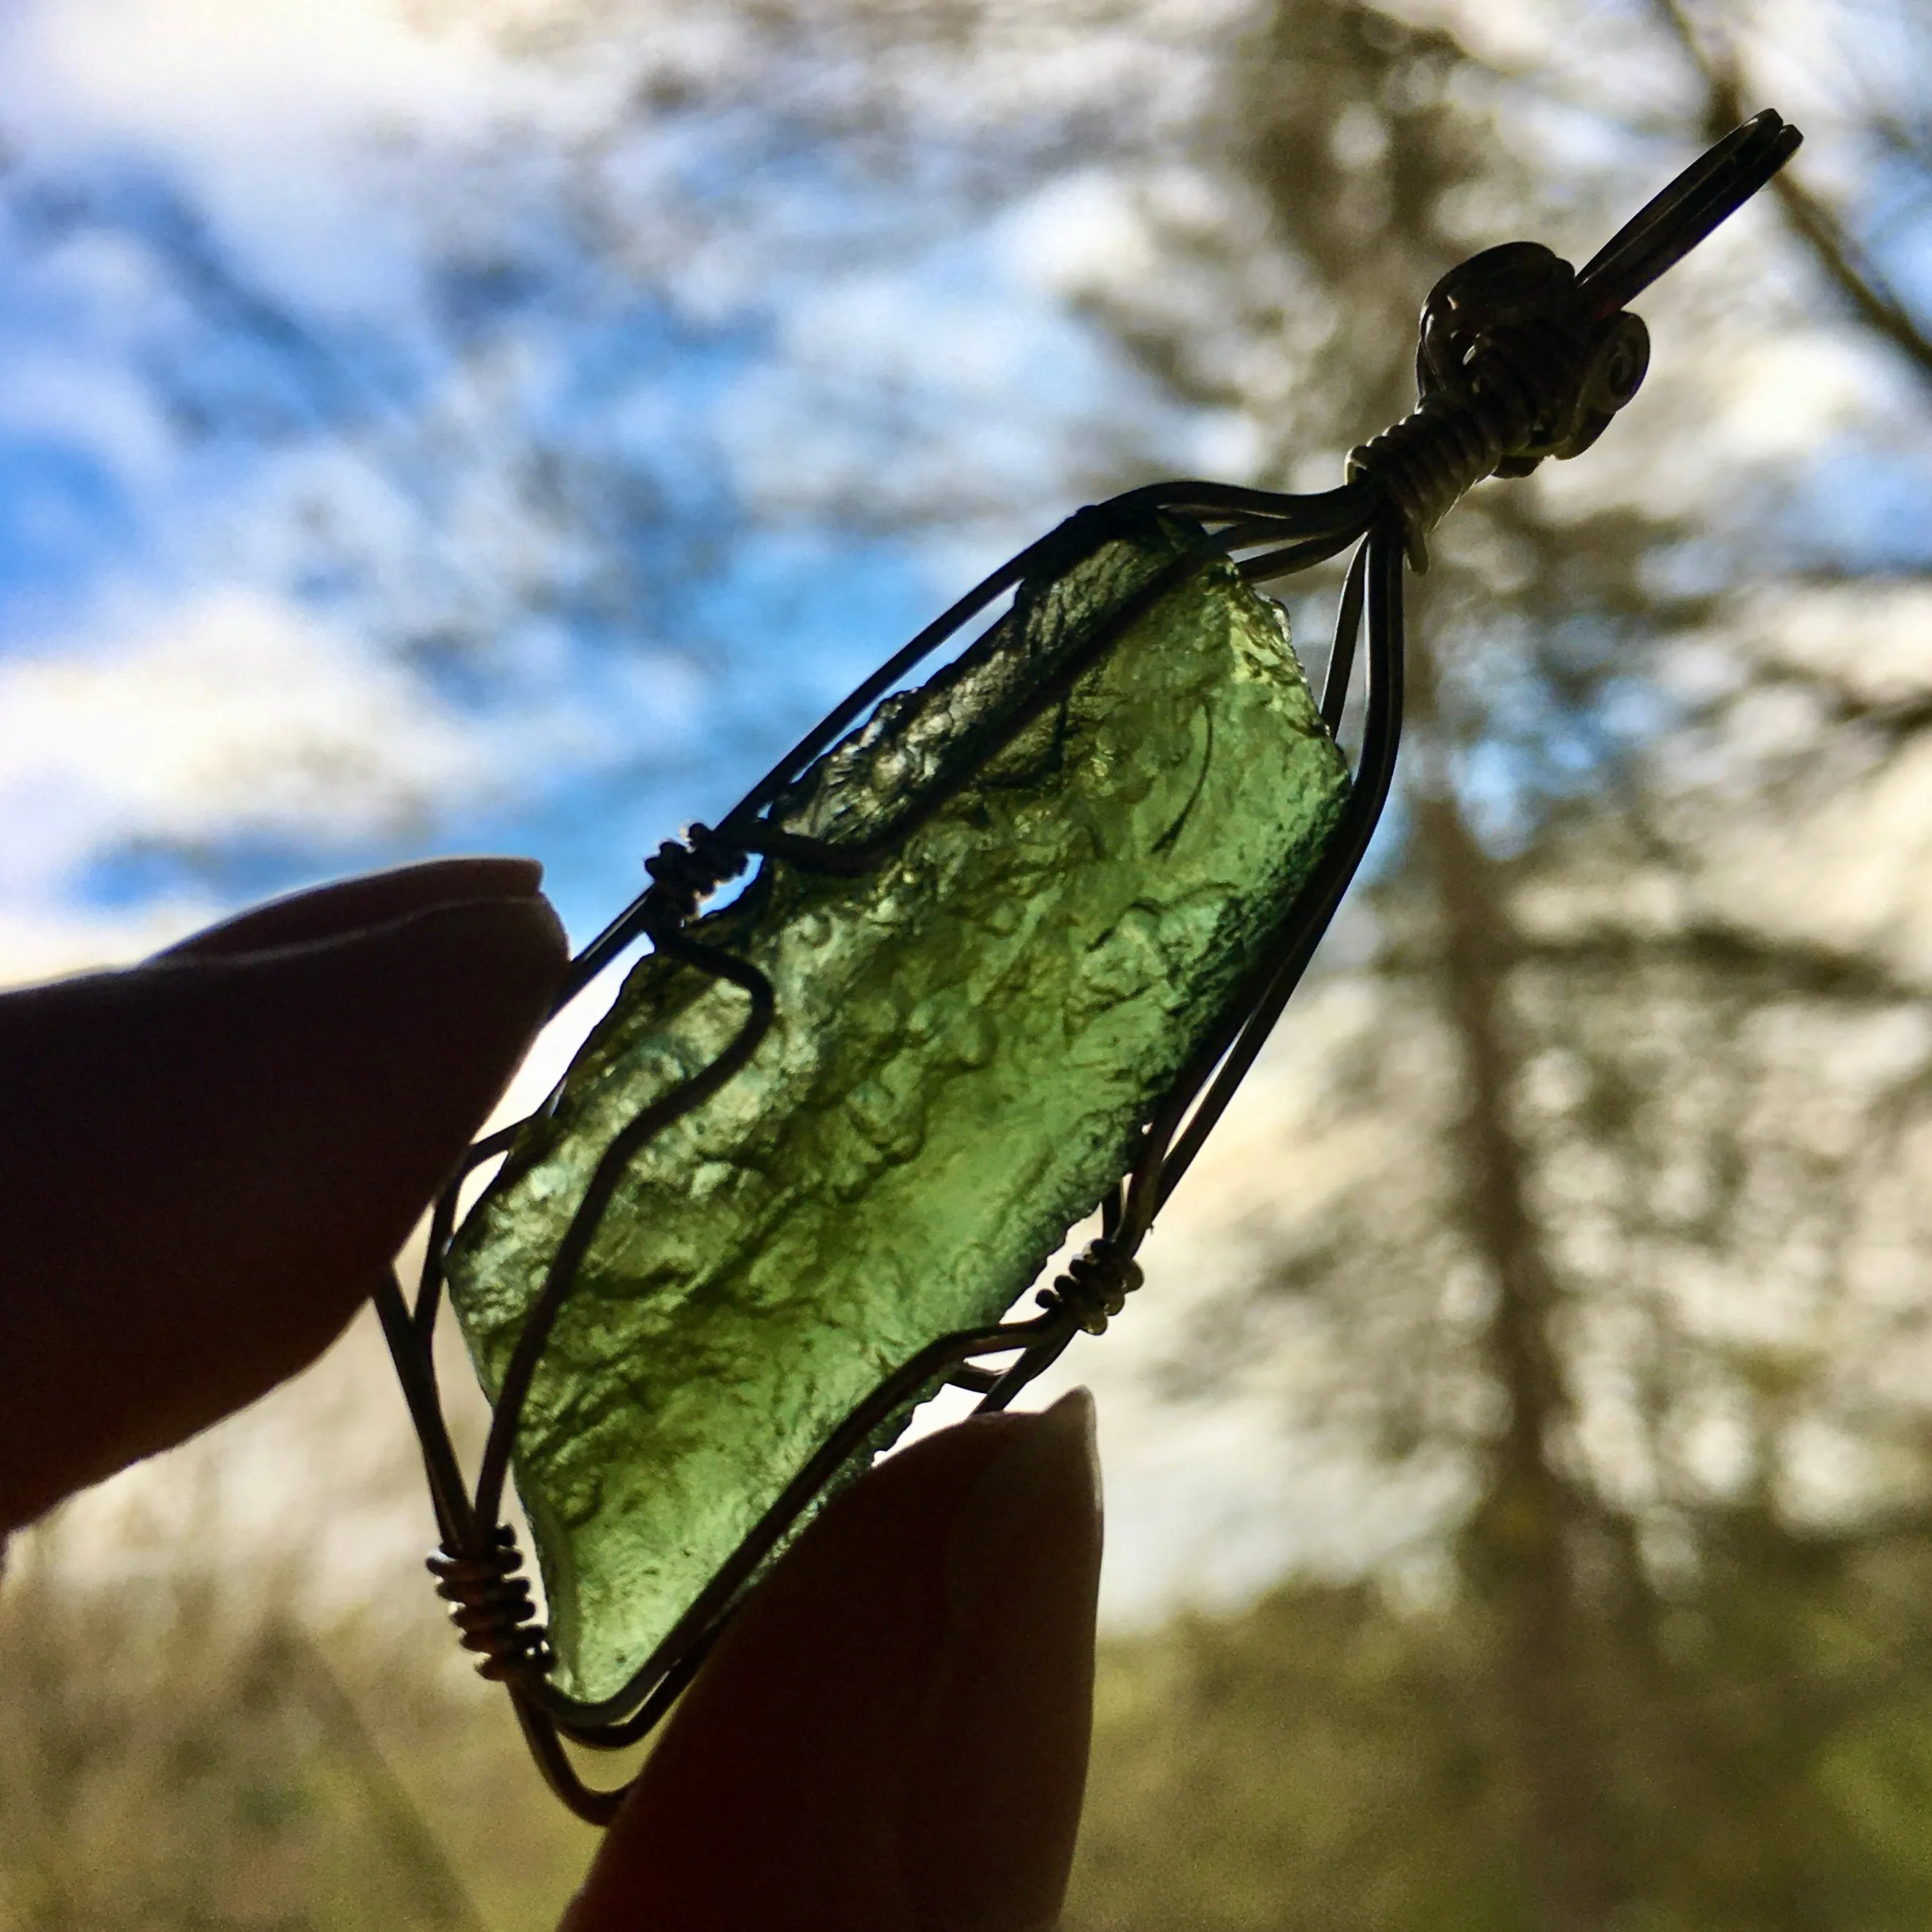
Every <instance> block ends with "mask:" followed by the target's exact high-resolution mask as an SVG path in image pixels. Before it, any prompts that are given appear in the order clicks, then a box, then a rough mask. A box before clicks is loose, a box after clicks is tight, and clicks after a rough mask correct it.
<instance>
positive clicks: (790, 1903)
mask: <svg viewBox="0 0 1932 1932" xmlns="http://www.w3.org/2000/svg"><path fill="white" fill-rule="evenodd" d="M1096 1477H1097V1471H1096V1465H1095V1463H1094V1457H1093V1451H1092V1423H1091V1403H1090V1402H1089V1401H1088V1399H1087V1398H1086V1397H1085V1393H1084V1391H1083V1392H1081V1393H1080V1394H1078V1395H1077V1396H1076V1397H1075V1398H1073V1399H1070V1400H1069V1401H1067V1402H1064V1403H1061V1404H1059V1405H1057V1406H1055V1409H1052V1410H1049V1411H1048V1412H1046V1413H1045V1414H1043V1415H1004V1416H996V1417H988V1418H980V1419H978V1420H976V1421H972V1422H970V1423H967V1424H961V1425H959V1427H956V1428H953V1429H950V1430H944V1431H941V1432H940V1433H938V1434H936V1435H935V1436H930V1437H929V1438H927V1439H925V1440H924V1441H922V1442H919V1443H917V1444H916V1445H913V1447H911V1448H908V1449H907V1450H905V1451H904V1452H902V1453H901V1454H899V1455H898V1456H895V1457H892V1458H891V1459H890V1460H888V1461H887V1462H886V1463H884V1464H883V1465H882V1466H880V1467H879V1468H877V1469H875V1470H874V1471H873V1472H871V1473H870V1474H869V1475H867V1476H866V1477H865V1478H864V1479H863V1480H862V1481H860V1482H859V1483H858V1484H855V1485H854V1486H853V1488H852V1489H851V1490H848V1491H847V1493H845V1494H844V1496H841V1497H839V1498H838V1499H836V1500H835V1502H833V1503H832V1505H830V1506H829V1507H828V1508H827V1509H826V1511H825V1512H824V1514H823V1516H822V1517H820V1519H819V1520H818V1521H817V1523H814V1525H813V1526H811V1529H809V1530H808V1531H807V1532H806V1533H805V1535H804V1536H803V1537H802V1538H800V1540H799V1544H798V1545H797V1547H796V1548H795V1549H794V1550H793V1551H792V1552H791V1553H790V1554H789V1555H788V1556H787V1557H786V1558H785V1559H784V1562H781V1564H780V1565H778V1568H776V1570H775V1571H774V1572H773V1574H772V1575H771V1576H770V1577H769V1578H768V1579H767V1580H766V1582H765V1583H764V1584H763V1585H762V1586H760V1589H759V1590H758V1592H757V1593H756V1594H755V1595H754V1597H753V1598H752V1599H751V1601H750V1602H749V1603H748V1604H747V1605H746V1606H745V1609H744V1610H743V1611H742V1613H740V1615H739V1619H738V1620H737V1622H736V1623H735V1624H734V1625H733V1626H732V1627H731V1628H730V1629H729V1630H728V1631H727V1633H726V1634H725V1636H724V1639H723V1640H721V1643H720V1644H719V1646H718V1650H717V1652H715V1654H714V1655H713V1656H712V1658H711V1660H710V1661H709V1663H708V1664H706V1667H705V1669H704V1670H703V1672H702V1673H700V1676H699V1677H698V1679H697V1682H696V1683H695V1684H694V1685H693V1687H692V1688H691V1691H689V1692H688V1694H687V1695H686V1697H685V1700H684V1702H683V1703H682V1704H681V1705H680V1706H679V1709H677V1711H676V1712H675V1713H674V1714H673V1717H672V1718H671V1719H670V1722H669V1724H668V1726H667V1730H666V1733H665V1734H664V1737H663V1738H662V1739H661V1742H660V1743H659V1744H658V1747H657V1748H656V1750H655V1751H654V1752H653V1754H652V1756H651V1757H650V1758H649V1760H647V1762H646V1766H645V1768H644V1770H643V1773H642V1774H641V1775H640V1779H639V1781H638V1784H637V1788H636V1789H635V1790H634V1792H633V1793H632V1795H631V1798H630V1799H629V1800H628V1802H626V1804H625V1808H624V1809H623V1811H622V1813H620V1814H619V1817H618V1820H617V1821H616V1823H615V1824H614V1825H613V1827H612V1829H611V1831H610V1835H609V1836H608V1838H607V1840H606V1842H605V1844H604V1847H603V1849H602V1850H601V1852H600V1854H599V1856H598V1860H597V1862H596V1864H595V1866H594V1867H593V1868H592V1873H591V1875H590V1877H589V1880H588V1882H586V1886H585V1888H584V1891H583V1894H581V1895H580V1897H579V1899H578V1900H577V1903H576V1904H575V1906H574V1907H573V1909H572V1911H571V1914H570V1915H568V1917H567V1918H566V1920H565V1927H566V1932H616V1928H617V1927H631V1926H638V1927H641V1926H643V1925H644V1924H655V1923H658V1922H663V1923H666V1924H670V1923H675V1924H678V1925H679V1927H682V1928H684V1932H725V1928H727V1927H730V1928H737V1927H742V1926H745V1925H750V1924H757V1925H760V1926H761V1927H765V1928H766V1932H820V1928H824V1932H833V1928H836V1932H914V1929H915V1928H917V1932H940V1928H946V1932H1021V1928H1031V1927H1039V1926H1042V1925H1044V1924H1046V1923H1048V1922H1049V1921H1050V1920H1051V1918H1052V1916H1053V1915H1054V1913H1055V1912H1057V1910H1058V1906H1059V1902H1060V1900H1061V1894H1062V1893H1063V1892H1064V1888H1065V1885H1066V1879H1067V1869H1068V1867H1069V1864H1070V1861H1071V1858H1072V1855H1073V1839H1074V1834H1075V1831H1076V1826H1077V1822H1078V1818H1079V1806H1080V1799H1081V1795H1082V1788H1083V1786H1084V1782H1085V1766H1086V1754H1087V1745H1088V1730H1089V1727H1090V1724H1091V1698H1092V1676H1093V1646H1094V1600H1095V1595H1096V1589H1097V1580H1098V1575H1099V1566H1100V1503H1099V1495H1098V1490H1097V1480H1096Z"/></svg>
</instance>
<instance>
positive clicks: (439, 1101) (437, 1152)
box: [0, 895, 567, 1523]
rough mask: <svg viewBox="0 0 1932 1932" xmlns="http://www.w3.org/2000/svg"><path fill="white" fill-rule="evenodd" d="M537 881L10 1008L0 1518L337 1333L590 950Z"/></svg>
mask: <svg viewBox="0 0 1932 1932" xmlns="http://www.w3.org/2000/svg"><path fill="white" fill-rule="evenodd" d="M566 955H567V948H566V946H565V941H564V938H563V934H562V928H561V926H559V923H558V922H557V919H556V914H555V913H553V911H552V910H551V909H550V907H549V906H548V904H547V903H546V902H545V901H544V900H543V899H541V898H539V897H536V896H535V895H523V896H519V897H512V898H494V899H487V900H484V901H475V902H470V903H465V904H442V905H437V906H436V907H433V908H432V909H431V910H428V911H426V912H419V913H416V914H414V915H413V916H409V917H406V918H404V919H397V920H393V921H391V922H388V923H386V924H383V925H379V926H375V927H374V928H373V929H362V930H359V931H355V932H351V933H350V934H348V935H346V936H343V937H338V938H334V939H331V940H328V941H323V942H321V943H319V944H302V945H292V946H286V947H275V948H271V949H269V950H257V949H254V948H249V949H245V950H242V951H239V952H237V953H214V954H213V955H210V956H203V955H199V954H193V953H190V954H188V955H185V956H184V955H179V954H176V955H172V956H164V957H163V958H162V959H157V960H155V961H153V962H149V963H148V964H147V965H144V966H142V967H139V968H133V969H131V970H130V971H127V972H124V973H115V974H95V975H92V976H90V977H87V978H84V979H81V980H71V981H66V982H62V983H58V984H56V985H54V986H46V987H40V988H34V989H29V990H28V992H23V993H20V994H14V995H8V996H7V997H6V998H5V1000H4V1001H0V1078H3V1079H4V1084H5V1087H6V1089H7V1092H8V1094H9V1100H10V1105H9V1108H8V1110H7V1112H6V1114H5V1115H0V1175H4V1181H0V1185H4V1187H5V1190H6V1195H5V1205H6V1208H7V1220H8V1225H9V1241H8V1256H7V1259H8V1268H7V1271H6V1273H5V1276H4V1277H0V1317H4V1319H5V1321H6V1322H7V1327H8V1331H9V1334H10V1340H11V1341H12V1343H13V1346H14V1347H15V1349H17V1351H18V1352H19V1353H20V1358H21V1359H23V1360H28V1361H32V1362H33V1363H34V1371H35V1372H34V1377H33V1379H32V1380H31V1383H30V1384H28V1385H25V1386H24V1387H23V1388H21V1389H20V1390H18V1391H16V1397H17V1399H16V1400H14V1401H13V1403H11V1404H10V1406H7V1408H6V1409H5V1410H0V1521H4V1522H7V1523H19V1522H21V1521H23V1520H27V1519H28V1518H29V1517H32V1516H34V1515H35V1514H39V1513H40V1511H43V1510H44V1509H46V1508H48V1507H49V1505H52V1503H53V1502H56V1501H57V1500H58V1499H59V1498H60V1497H61V1496H63V1495H65V1494H66V1493H68V1492H69V1491H70V1490H73V1489H75V1488H77V1487H80V1486H81V1485H82V1484H86V1483H88V1482H91V1481H96V1480H98V1478H101V1477H102V1476H104V1475H108V1474H110V1473H112V1472H113V1471H114V1470H115V1469H119V1468H121V1467H122V1466H124V1465H125V1464H126V1463H129V1462H131V1461H133V1460H136V1459H138V1458H139V1457H142V1456H145V1455H148V1454H152V1453H153V1452H154V1451H156V1450H157V1449H160V1448H165V1447H166V1446H168V1445H169V1444H171V1443H173V1442H178V1441H180V1440H181V1439H183V1438H184V1437H185V1436H188V1435H190V1434H192V1433H194V1432H195V1431H196V1430H199V1429H201V1428H202V1427H205V1426H206V1425H207V1424H209V1423H211V1422H212V1421H215V1420H217V1418H219V1417H220V1416H221V1415H225V1414H226V1413H227V1412H229V1411H230V1410H232V1409H236V1408H239V1407H240V1406H242V1405H243V1404H245V1403H248V1402H250V1401H252V1400H254V1399H255V1398H256V1397H258V1396H260V1395H262V1394H265V1393H266V1391H268V1390H269V1388H272V1387H273V1386H274V1385H275V1384H276V1383H277V1382H280V1381H281V1380H283V1379H285V1378H286V1377H287V1376H290V1375H292V1374H293V1373H296V1371H297V1370H299V1369H301V1368H302V1367H305V1365H306V1364H308V1362H309V1361H311V1360H312V1359H313V1358H314V1357H315V1356H316V1355H318V1354H319V1353H320V1352H321V1351H322V1350H323V1349H325V1348H326V1347H327V1346H329V1343H330V1342H331V1341H332V1340H334V1338H335V1336H336V1335H337V1334H338V1333H339V1332H340V1331H341V1328H343V1326H344V1325H345V1324H346V1323H347V1321H348V1320H349V1319H350V1316H352V1315H353V1313H354V1312H355V1310H356V1307H358V1306H359V1304H361V1303H362V1301H364V1300H365V1298H367V1297H368V1294H369V1292H371V1289H372V1288H373V1287H374V1285H375V1283H376V1282H377V1280H379V1279H380V1276H381V1274H382V1271H383V1269H384V1268H386V1266H387V1265H388V1264H389V1260H390V1258H391V1257H392V1256H393V1255H394V1254H395V1251H396V1250H397V1249H398V1247H400V1246H401V1244H402V1242H403V1241H404V1238H406V1237H407V1234H408V1232H409V1230H410V1227H411V1226H412V1225H413V1223H414V1222H415V1220H416V1217H417V1216H418V1214H419V1213H420V1212H421V1211H422V1208H423V1206H424V1205H425V1203H426V1202H428V1199H430V1197H431V1196H432V1195H433V1194H434V1193H435V1191H436V1190H437V1188H438V1187H440V1185H441V1184H442V1183H443V1181H444V1180H445V1179H446V1178H447V1176H448V1175H449V1173H450V1172H452V1169H454V1167H455V1165H456V1163H457V1162H458V1159H459V1158H460V1155H461V1154H462V1152H463V1148H464V1147H465V1146H466V1144H467V1142H468V1141H469V1137H470V1136H471V1134H472V1133H473V1132H474V1130H475V1128H476V1127H477V1126H478V1124H479V1123H480V1122H481V1121H482V1120H483V1118H484V1116H485V1115H487V1112H489V1109H490V1106H492V1105H493V1103H494V1102H495V1100H496V1098H497V1097H498V1096H499V1094H500V1093H501V1092H502V1088H503V1087H504V1085H505V1082H507V1081H508V1077H509V1076H510V1074H511V1073H512V1072H513V1071H514V1069H515V1067H516V1065H517V1062H518V1061H519V1060H520V1058H521V1057H522V1055H523V1052H524V1051H525V1050H526V1048H527V1046H528V1045H529V1041H530V1040H531V1039H532V1037H533V1036H534V1035H535V1032H536V1031H537V1030H538V1028H539V1027H540V1026H541V1024H542V1022H543V1019H544V1014H545V1013H546V1012H547V1009H548V1006H549V1003H550V998H551V997H552V995H553V992H554V989H555V988H556V985H557V983H558V981H559V977H560V976H561V974H562V971H563V970H564V968H565V962H566Z"/></svg>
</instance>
